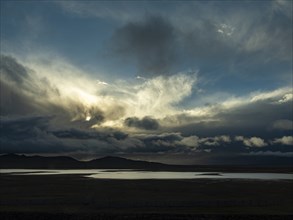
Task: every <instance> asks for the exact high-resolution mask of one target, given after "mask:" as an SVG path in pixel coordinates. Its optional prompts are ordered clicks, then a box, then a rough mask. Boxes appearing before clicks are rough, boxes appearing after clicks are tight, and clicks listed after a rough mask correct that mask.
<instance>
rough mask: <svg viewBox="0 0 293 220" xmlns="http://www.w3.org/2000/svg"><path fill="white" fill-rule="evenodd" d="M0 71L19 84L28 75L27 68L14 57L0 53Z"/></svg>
mask: <svg viewBox="0 0 293 220" xmlns="http://www.w3.org/2000/svg"><path fill="white" fill-rule="evenodd" d="M0 60H1V66H0V72H1V73H2V74H4V75H5V77H8V78H10V80H12V81H14V82H16V83H19V84H21V83H22V82H23V81H24V80H25V79H27V78H28V77H29V75H28V73H27V69H26V68H25V67H24V66H22V65H21V64H19V63H18V62H17V61H16V59H14V58H13V57H10V56H5V55H1V56H0Z"/></svg>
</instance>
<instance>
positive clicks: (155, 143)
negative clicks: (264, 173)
mask: <svg viewBox="0 0 293 220" xmlns="http://www.w3.org/2000/svg"><path fill="white" fill-rule="evenodd" d="M0 22H1V32H0V39H1V42H0V43H1V45H0V46H1V66H0V71H1V72H0V73H1V80H0V83H1V84H0V86H1V87H0V89H1V100H0V101H1V108H0V114H1V116H0V117H1V124H0V134H1V136H0V144H1V145H0V146H1V147H0V153H2V154H3V153H19V154H28V155H30V154H38V155H49V156H50V155H69V156H73V157H75V158H78V159H84V160H86V159H91V158H96V157H101V156H103V155H118V156H124V157H128V158H133V159H146V160H150V161H160V162H167V163H181V164H215V163H227V164H229V163H238V162H239V163H240V161H241V163H244V164H245V163H249V161H250V160H253V159H251V158H254V159H255V160H259V161H262V160H266V161H267V163H270V160H271V162H272V163H273V161H275V160H274V158H276V157H278V158H279V159H286V158H292V157H293V136H292V127H293V122H292V120H293V116H292V110H293V109H292V100H293V93H292V92H293V91H292V1H285V0H275V1H29V0H28V1H13V0H9V1H6V0H1V20H0Z"/></svg>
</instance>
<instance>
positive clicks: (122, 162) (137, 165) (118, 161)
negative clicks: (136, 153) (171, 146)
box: [87, 156, 168, 169]
mask: <svg viewBox="0 0 293 220" xmlns="http://www.w3.org/2000/svg"><path fill="white" fill-rule="evenodd" d="M166 166H168V165H165V164H162V163H154V162H147V161H137V160H130V159H125V158H122V157H112V156H107V157H103V158H100V159H95V160H91V161H89V162H87V167H90V168H96V167H99V168H105V169H115V168H119V169H155V168H160V167H166Z"/></svg>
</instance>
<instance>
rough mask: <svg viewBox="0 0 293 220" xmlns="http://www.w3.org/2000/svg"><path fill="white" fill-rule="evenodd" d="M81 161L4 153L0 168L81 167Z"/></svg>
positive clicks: (60, 157)
mask: <svg viewBox="0 0 293 220" xmlns="http://www.w3.org/2000/svg"><path fill="white" fill-rule="evenodd" d="M82 165H83V164H82V162H80V161H78V160H75V159H73V158H71V157H64V156H58V157H42V156H25V155H17V154H5V155H2V156H0V168H15V169H17V168H19V169H66V168H81V167H82Z"/></svg>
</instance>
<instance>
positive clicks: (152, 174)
mask: <svg viewBox="0 0 293 220" xmlns="http://www.w3.org/2000/svg"><path fill="white" fill-rule="evenodd" d="M0 173H2V174H11V175H61V174H79V175H83V176H85V177H88V178H95V179H132V180H135V179H136V180H139V179H259V180H293V174H290V173H229V172H171V171H142V170H125V169H124V170H117V169H81V170H47V169H1V170H0Z"/></svg>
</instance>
